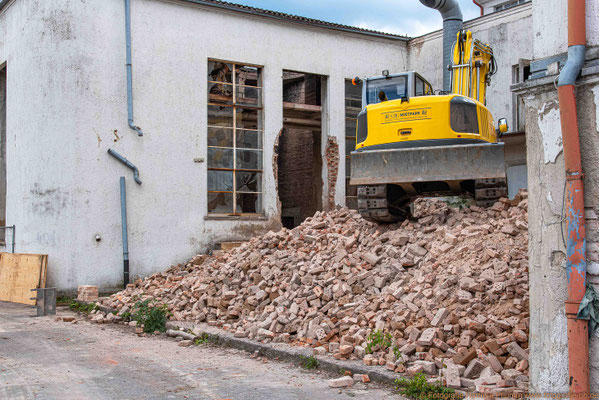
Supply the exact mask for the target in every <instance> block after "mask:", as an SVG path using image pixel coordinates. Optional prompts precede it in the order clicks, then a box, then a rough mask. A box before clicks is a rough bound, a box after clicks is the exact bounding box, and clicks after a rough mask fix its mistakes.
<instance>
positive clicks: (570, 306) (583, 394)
mask: <svg viewBox="0 0 599 400" xmlns="http://www.w3.org/2000/svg"><path fill="white" fill-rule="evenodd" d="M585 15H586V9H585V0H568V61H567V62H566V65H565V66H564V68H563V69H562V72H561V73H560V77H559V84H558V96H559V107H560V118H561V127H562V142H563V147H564V164H565V168H566V193H567V194H566V196H567V197H566V221H567V243H566V253H567V259H566V274H567V278H568V300H567V301H566V316H567V318H568V370H569V379H568V383H569V386H570V390H569V391H570V393H573V394H575V395H576V398H579V399H589V398H590V379H589V333H588V322H587V321H585V320H581V319H578V318H577V313H578V308H579V307H580V301H581V300H582V298H583V296H584V294H585V291H586V271H587V263H586V224H585V212H584V183H583V178H584V174H583V171H582V160H581V155H580V132H579V129H578V113H577V110H576V93H575V82H576V78H577V77H578V75H579V74H580V71H581V69H582V66H583V64H584V55H585V46H586V26H585Z"/></svg>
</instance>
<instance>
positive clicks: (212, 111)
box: [208, 105, 233, 127]
mask: <svg viewBox="0 0 599 400" xmlns="http://www.w3.org/2000/svg"><path fill="white" fill-rule="evenodd" d="M208 125H211V126H229V127H233V107H221V106H211V105H209V106H208Z"/></svg>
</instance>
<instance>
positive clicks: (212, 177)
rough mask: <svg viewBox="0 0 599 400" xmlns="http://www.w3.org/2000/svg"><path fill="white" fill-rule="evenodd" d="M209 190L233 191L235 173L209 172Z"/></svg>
mask: <svg viewBox="0 0 599 400" xmlns="http://www.w3.org/2000/svg"><path fill="white" fill-rule="evenodd" d="M208 190H209V191H215V192H232V191H233V171H212V170H209V171H208Z"/></svg>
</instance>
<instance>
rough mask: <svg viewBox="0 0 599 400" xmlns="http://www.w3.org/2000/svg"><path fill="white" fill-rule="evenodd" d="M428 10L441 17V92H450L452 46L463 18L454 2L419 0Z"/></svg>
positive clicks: (453, 0)
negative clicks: (435, 12) (434, 11)
mask: <svg viewBox="0 0 599 400" xmlns="http://www.w3.org/2000/svg"><path fill="white" fill-rule="evenodd" d="M420 2H421V3H422V4H424V5H425V6H427V7H429V8H433V9H435V10H438V11H439V12H440V13H441V16H442V17H443V90H444V91H445V92H450V91H451V72H450V70H449V65H451V64H452V63H451V59H452V53H453V44H454V43H455V41H456V40H457V36H458V32H459V31H461V30H462V28H463V27H464V18H463V17H462V11H461V10H460V5H459V4H458V2H457V1H456V0H420Z"/></svg>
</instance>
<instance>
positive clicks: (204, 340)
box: [193, 333, 210, 346]
mask: <svg viewBox="0 0 599 400" xmlns="http://www.w3.org/2000/svg"><path fill="white" fill-rule="evenodd" d="M208 343H210V336H209V335H208V334H207V333H202V334H201V335H200V336H198V337H196V338H195V339H194V341H193V344H195V345H196V346H199V345H201V344H208Z"/></svg>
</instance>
